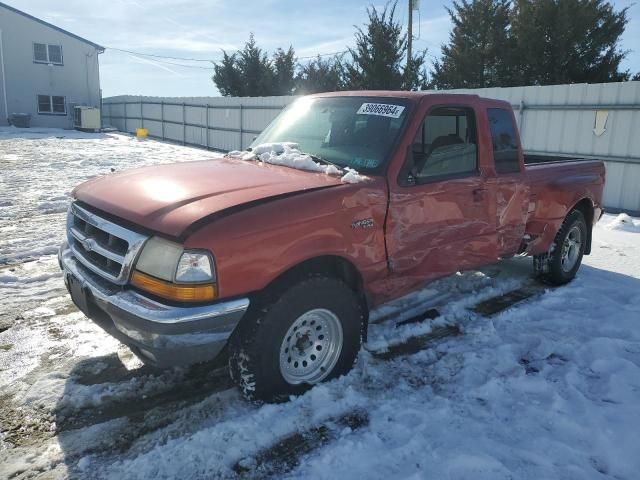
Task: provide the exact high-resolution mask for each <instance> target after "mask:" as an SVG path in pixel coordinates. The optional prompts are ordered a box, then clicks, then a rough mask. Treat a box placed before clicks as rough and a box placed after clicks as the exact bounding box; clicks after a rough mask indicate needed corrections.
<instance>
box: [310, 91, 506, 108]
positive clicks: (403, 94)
mask: <svg viewBox="0 0 640 480" xmlns="http://www.w3.org/2000/svg"><path fill="white" fill-rule="evenodd" d="M426 96H429V97H441V98H442V101H446V99H447V98H449V99H451V98H452V97H454V98H456V99H458V100H459V99H461V98H466V99H468V100H469V101H470V103H478V102H481V103H485V104H489V105H500V106H503V107H504V106H506V105H509V107H510V106H511V105H510V104H509V102H505V101H504V100H496V99H493V98H485V97H481V96H479V95H475V94H469V93H442V92H438V91H435V90H428V91H419V92H415V91H407V90H349V91H344V92H325V93H316V94H313V95H310V97H313V98H321V97H388V98H406V99H409V100H412V101H414V102H419V101H420V100H422V99H423V98H425V97H426Z"/></svg>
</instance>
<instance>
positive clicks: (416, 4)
mask: <svg viewBox="0 0 640 480" xmlns="http://www.w3.org/2000/svg"><path fill="white" fill-rule="evenodd" d="M408 3H409V22H408V25H407V69H406V72H405V73H406V76H407V78H406V82H407V86H408V84H409V79H410V77H411V58H412V51H411V47H412V43H413V11H414V10H418V11H419V10H420V0H408Z"/></svg>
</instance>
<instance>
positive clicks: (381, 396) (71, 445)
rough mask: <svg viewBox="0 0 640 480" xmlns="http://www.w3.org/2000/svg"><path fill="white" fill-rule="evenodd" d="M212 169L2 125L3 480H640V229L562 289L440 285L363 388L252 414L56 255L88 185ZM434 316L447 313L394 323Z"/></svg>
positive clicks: (159, 148) (371, 365) (480, 277)
mask: <svg viewBox="0 0 640 480" xmlns="http://www.w3.org/2000/svg"><path fill="white" fill-rule="evenodd" d="M58 137H63V138H58ZM205 157H211V158H214V157H216V154H213V153H207V152H204V151H202V150H196V149H190V148H185V147H180V146H174V145H168V144H163V143H160V142H155V141H138V140H136V139H133V138H131V137H128V136H124V135H118V134H107V135H103V134H97V135H88V134H80V133H77V132H67V131H51V130H43V131H41V132H40V133H33V130H30V131H28V132H25V131H18V132H17V131H15V130H10V129H4V130H0V239H1V241H0V478H47V479H49V478H66V477H74V478H114V479H116V478H118V479H119V478H193V479H198V478H229V477H231V478H234V477H243V478H245V477H246V478H260V477H269V476H274V477H278V478H281V477H287V478H327V479H329V478H331V479H335V478H367V479H370V478H371V479H376V478H380V479H383V478H384V479H387V478H416V479H417V478H433V479H466V478H471V479H474V480H476V479H491V480H494V479H502V478H505V479H506V478H517V479H536V480H537V479H540V478H563V479H591V478H593V479H599V478H616V479H629V480H631V479H635V478H637V477H638V472H639V471H640V455H638V452H639V449H638V442H639V440H640V437H639V434H638V432H639V431H640V324H639V322H640V221H639V220H637V219H632V218H630V217H624V216H617V217H616V216H612V215H607V216H605V217H604V218H603V220H602V221H601V223H600V224H599V225H598V226H597V227H596V229H595V232H594V248H593V254H592V255H591V256H589V257H586V258H585V265H583V267H582V268H581V270H580V272H579V274H578V278H577V279H576V280H575V281H573V282H572V283H571V284H569V285H567V286H565V287H561V288H557V289H547V288H545V287H543V286H540V285H538V284H536V283H535V282H533V280H532V279H531V278H530V273H531V268H530V260H528V259H514V260H510V261H507V262H503V263H502V264H500V265H497V266H492V267H489V268H486V269H484V270H483V271H477V272H466V273H463V274H457V275H453V276H451V277H449V278H446V279H443V280H441V281H439V282H436V283H434V284H432V285H431V286H430V287H429V288H428V289H425V290H424V291H422V292H419V293H417V294H414V295H413V296H412V297H410V298H407V299H405V300H404V304H405V305H412V306H413V310H409V311H408V312H406V313H405V314H403V315H402V316H399V315H397V314H395V313H394V310H393V309H391V308H389V307H385V308H383V309H381V310H379V311H378V312H376V318H377V319H378V321H379V323H376V324H375V325H372V327H371V331H370V338H369V342H368V345H367V351H364V352H363V353H362V354H361V356H360V359H359V361H358V364H357V366H356V368H355V369H354V371H353V372H351V373H350V374H349V375H347V376H345V377H343V378H340V379H338V380H335V381H332V382H330V383H327V384H323V385H320V386H318V387H316V388H314V389H313V390H311V391H310V392H308V393H307V394H306V395H304V396H302V397H299V398H296V399H293V400H292V401H290V402H288V403H286V404H281V405H264V406H256V405H252V404H249V403H247V402H245V401H244V400H242V398H241V397H240V395H239V393H238V391H237V390H236V389H235V388H233V387H232V386H231V383H230V381H229V379H228V377H227V375H226V372H225V371H224V369H223V368H216V366H215V365H203V366H197V367H194V368H191V369H175V370H168V371H157V370H153V369H151V368H149V367H145V366H142V365H141V364H140V362H139V361H138V360H136V359H135V358H134V357H133V356H132V355H131V353H130V352H129V351H128V350H127V349H126V347H123V346H121V345H119V344H118V342H116V341H115V340H113V339H112V338H111V337H109V336H107V335H106V334H104V333H102V332H101V330H100V329H98V328H97V327H95V326H94V325H93V324H92V323H91V322H90V321H88V320H87V319H86V318H84V317H83V315H82V314H80V313H79V312H78V311H77V310H76V309H75V307H73V305H72V304H71V302H70V300H69V297H68V296H67V295H66V292H65V290H64V286H63V284H62V279H61V277H60V274H59V272H58V267H57V264H56V260H55V251H56V248H57V246H58V244H59V243H60V242H61V241H62V238H63V236H64V212H65V210H66V205H67V202H68V194H69V192H70V190H71V188H72V187H73V186H74V185H76V184H77V183H79V182H81V181H83V180H85V179H87V178H90V177H92V176H94V175H98V174H103V173H108V172H109V171H110V170H111V169H112V168H114V169H116V170H121V169H124V168H130V167H134V166H139V165H147V164H153V163H164V162H169V161H188V160H197V159H202V158H205ZM514 290H515V291H516V292H520V293H519V294H521V295H520V297H518V298H525V297H526V298H525V299H524V300H522V301H520V302H517V303H515V304H513V305H512V306H511V307H509V308H507V309H506V310H502V311H499V312H497V313H494V314H491V306H492V305H493V306H495V304H496V300H495V298H496V297H500V296H501V295H503V294H505V293H508V292H513V291H514ZM523 292H524V293H523ZM508 298H511V297H508ZM492 299H494V300H492ZM487 301H489V303H486V302H487ZM498 303H499V302H498ZM507 303H508V302H507ZM426 305H428V306H437V307H438V311H439V316H438V317H437V318H434V319H433V320H427V321H424V322H419V323H411V324H406V325H402V326H399V327H398V326H396V325H397V323H398V321H401V320H403V319H405V318H407V317H410V316H411V315H412V314H413V313H416V312H418V311H421V310H424V309H425V306H426ZM487 306H488V308H487Z"/></svg>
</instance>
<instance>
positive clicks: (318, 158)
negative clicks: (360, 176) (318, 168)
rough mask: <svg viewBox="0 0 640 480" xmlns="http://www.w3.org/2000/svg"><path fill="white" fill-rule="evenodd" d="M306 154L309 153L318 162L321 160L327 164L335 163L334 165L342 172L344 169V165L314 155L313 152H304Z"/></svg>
mask: <svg viewBox="0 0 640 480" xmlns="http://www.w3.org/2000/svg"><path fill="white" fill-rule="evenodd" d="M303 153H304V154H305V155H309V156H310V157H311V159H312V160H315V161H316V162H321V163H324V164H325V165H333V166H334V167H336V168H337V169H338V170H340V171H341V172H342V171H343V169H344V167H343V166H341V165H337V164H335V163H333V162H332V161H331V160H327V159H326V158H323V157H319V156H318V155H314V154H312V153H307V152H303Z"/></svg>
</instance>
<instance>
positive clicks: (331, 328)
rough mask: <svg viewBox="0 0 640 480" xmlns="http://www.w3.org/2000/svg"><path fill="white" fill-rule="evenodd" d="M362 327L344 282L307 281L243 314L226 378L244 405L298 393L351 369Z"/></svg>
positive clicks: (232, 342) (357, 307)
mask: <svg viewBox="0 0 640 480" xmlns="http://www.w3.org/2000/svg"><path fill="white" fill-rule="evenodd" d="M362 322H363V311H362V306H361V304H360V302H359V301H358V297H357V296H356V294H355V292H353V290H351V289H350V288H349V287H348V286H347V285H346V284H345V283H344V282H342V281H341V280H338V279H335V278H327V277H312V278H308V279H306V280H304V281H302V282H300V283H297V284H295V285H293V286H291V287H290V288H289V289H287V290H286V291H284V293H282V294H281V295H279V296H277V298H276V299H275V300H274V301H272V302H271V303H270V304H268V305H267V306H266V307H264V306H263V308H256V309H254V310H253V311H250V312H248V316H247V318H245V319H243V321H242V322H241V324H240V325H239V326H238V329H237V330H236V332H234V335H233V336H232V338H231V340H230V342H229V347H230V352H229V353H230V355H229V370H230V372H231V377H232V378H233V380H234V381H235V382H236V383H237V385H238V386H239V387H240V389H241V390H242V393H243V394H244V396H245V397H246V398H248V399H249V400H261V401H266V402H278V401H284V400H287V399H288V398H289V396H290V395H299V394H302V393H304V392H305V391H306V390H308V389H309V388H311V386H313V385H315V384H317V383H320V382H323V381H326V380H330V379H332V378H335V377H338V376H340V375H343V374H345V373H347V372H348V371H349V370H351V368H352V367H353V364H354V363H355V360H356V357H357V355H358V351H359V350H360V345H361V342H362V338H361V335H362Z"/></svg>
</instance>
